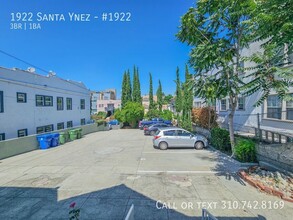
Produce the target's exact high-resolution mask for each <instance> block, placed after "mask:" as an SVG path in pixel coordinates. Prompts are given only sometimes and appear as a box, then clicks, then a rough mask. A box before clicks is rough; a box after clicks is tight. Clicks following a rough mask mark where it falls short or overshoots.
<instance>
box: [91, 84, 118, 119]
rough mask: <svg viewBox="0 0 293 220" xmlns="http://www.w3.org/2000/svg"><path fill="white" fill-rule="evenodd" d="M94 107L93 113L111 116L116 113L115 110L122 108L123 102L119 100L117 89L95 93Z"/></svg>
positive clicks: (93, 98)
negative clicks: (104, 113)
mask: <svg viewBox="0 0 293 220" xmlns="http://www.w3.org/2000/svg"><path fill="white" fill-rule="evenodd" d="M92 106H93V108H92V109H93V112H94V110H96V111H95V113H98V112H107V113H108V114H109V115H111V114H113V113H114V111H115V109H119V108H121V100H119V99H117V96H116V89H107V90H104V91H98V92H93V95H92ZM94 108H95V109H94ZM95 113H93V114H95Z"/></svg>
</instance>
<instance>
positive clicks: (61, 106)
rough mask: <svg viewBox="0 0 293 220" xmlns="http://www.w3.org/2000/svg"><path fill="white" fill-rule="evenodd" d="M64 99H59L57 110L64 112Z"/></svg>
mask: <svg viewBox="0 0 293 220" xmlns="http://www.w3.org/2000/svg"><path fill="white" fill-rule="evenodd" d="M63 109H64V107H63V97H57V110H58V111H60V110H63Z"/></svg>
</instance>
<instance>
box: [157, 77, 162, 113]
mask: <svg viewBox="0 0 293 220" xmlns="http://www.w3.org/2000/svg"><path fill="white" fill-rule="evenodd" d="M157 100H158V101H157V103H158V107H159V111H160V112H161V111H162V105H163V91H162V84H161V81H160V80H159V86H158V89H157Z"/></svg>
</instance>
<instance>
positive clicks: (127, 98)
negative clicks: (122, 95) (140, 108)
mask: <svg viewBox="0 0 293 220" xmlns="http://www.w3.org/2000/svg"><path fill="white" fill-rule="evenodd" d="M126 79H127V82H126V91H127V92H126V94H127V95H126V100H127V101H129V102H131V101H132V88H131V79H130V71H129V70H128V71H127V76H126Z"/></svg>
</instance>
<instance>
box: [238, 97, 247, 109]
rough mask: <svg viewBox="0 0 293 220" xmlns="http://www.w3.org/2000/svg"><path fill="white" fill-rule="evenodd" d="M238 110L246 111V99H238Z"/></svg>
mask: <svg viewBox="0 0 293 220" xmlns="http://www.w3.org/2000/svg"><path fill="white" fill-rule="evenodd" d="M238 110H245V97H238Z"/></svg>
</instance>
